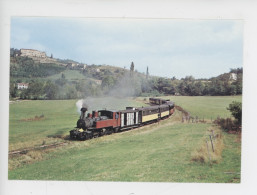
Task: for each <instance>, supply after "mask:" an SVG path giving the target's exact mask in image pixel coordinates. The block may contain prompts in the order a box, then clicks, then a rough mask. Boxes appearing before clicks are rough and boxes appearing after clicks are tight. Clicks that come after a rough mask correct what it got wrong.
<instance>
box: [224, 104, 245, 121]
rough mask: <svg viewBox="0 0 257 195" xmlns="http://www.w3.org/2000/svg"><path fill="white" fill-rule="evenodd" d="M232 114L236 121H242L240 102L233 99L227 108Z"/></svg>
mask: <svg viewBox="0 0 257 195" xmlns="http://www.w3.org/2000/svg"><path fill="white" fill-rule="evenodd" d="M227 110H229V111H230V112H231V114H232V116H233V117H234V118H235V119H236V120H237V121H238V123H239V124H241V123H242V103H241V102H236V101H233V102H232V103H231V104H229V107H228V108H227Z"/></svg>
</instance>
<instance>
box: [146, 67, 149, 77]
mask: <svg viewBox="0 0 257 195" xmlns="http://www.w3.org/2000/svg"><path fill="white" fill-rule="evenodd" d="M148 77H149V70H148V66H147V69H146V79H148Z"/></svg>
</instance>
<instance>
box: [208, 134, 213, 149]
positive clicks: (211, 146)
mask: <svg viewBox="0 0 257 195" xmlns="http://www.w3.org/2000/svg"><path fill="white" fill-rule="evenodd" d="M209 136H210V140H211V147H212V152H214V147H213V143H212V138H211V135H209Z"/></svg>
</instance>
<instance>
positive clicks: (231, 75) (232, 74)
mask: <svg viewBox="0 0 257 195" xmlns="http://www.w3.org/2000/svg"><path fill="white" fill-rule="evenodd" d="M229 80H234V81H236V80H237V74H236V73H230V76H229Z"/></svg>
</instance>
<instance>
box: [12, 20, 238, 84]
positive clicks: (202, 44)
mask: <svg viewBox="0 0 257 195" xmlns="http://www.w3.org/2000/svg"><path fill="white" fill-rule="evenodd" d="M10 45H11V48H16V49H21V48H24V49H36V50H40V51H44V52H46V53H47V55H48V56H50V55H51V54H53V57H54V58H60V59H72V60H75V61H78V62H80V63H85V64H88V65H91V64H96V65H102V64H106V65H113V66H118V67H126V68H127V69H129V68H130V64H131V62H132V61H133V62H134V65H135V69H136V70H137V71H139V72H146V69H147V66H148V67H149V74H150V75H155V76H162V77H168V78H171V77H173V76H175V77H176V78H179V79H180V78H184V77H185V76H193V77H195V78H210V77H214V76H218V75H219V74H222V73H224V72H229V71H230V69H231V68H239V67H243V21H242V20H186V19H128V18H65V17H12V18H11V41H10Z"/></svg>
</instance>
